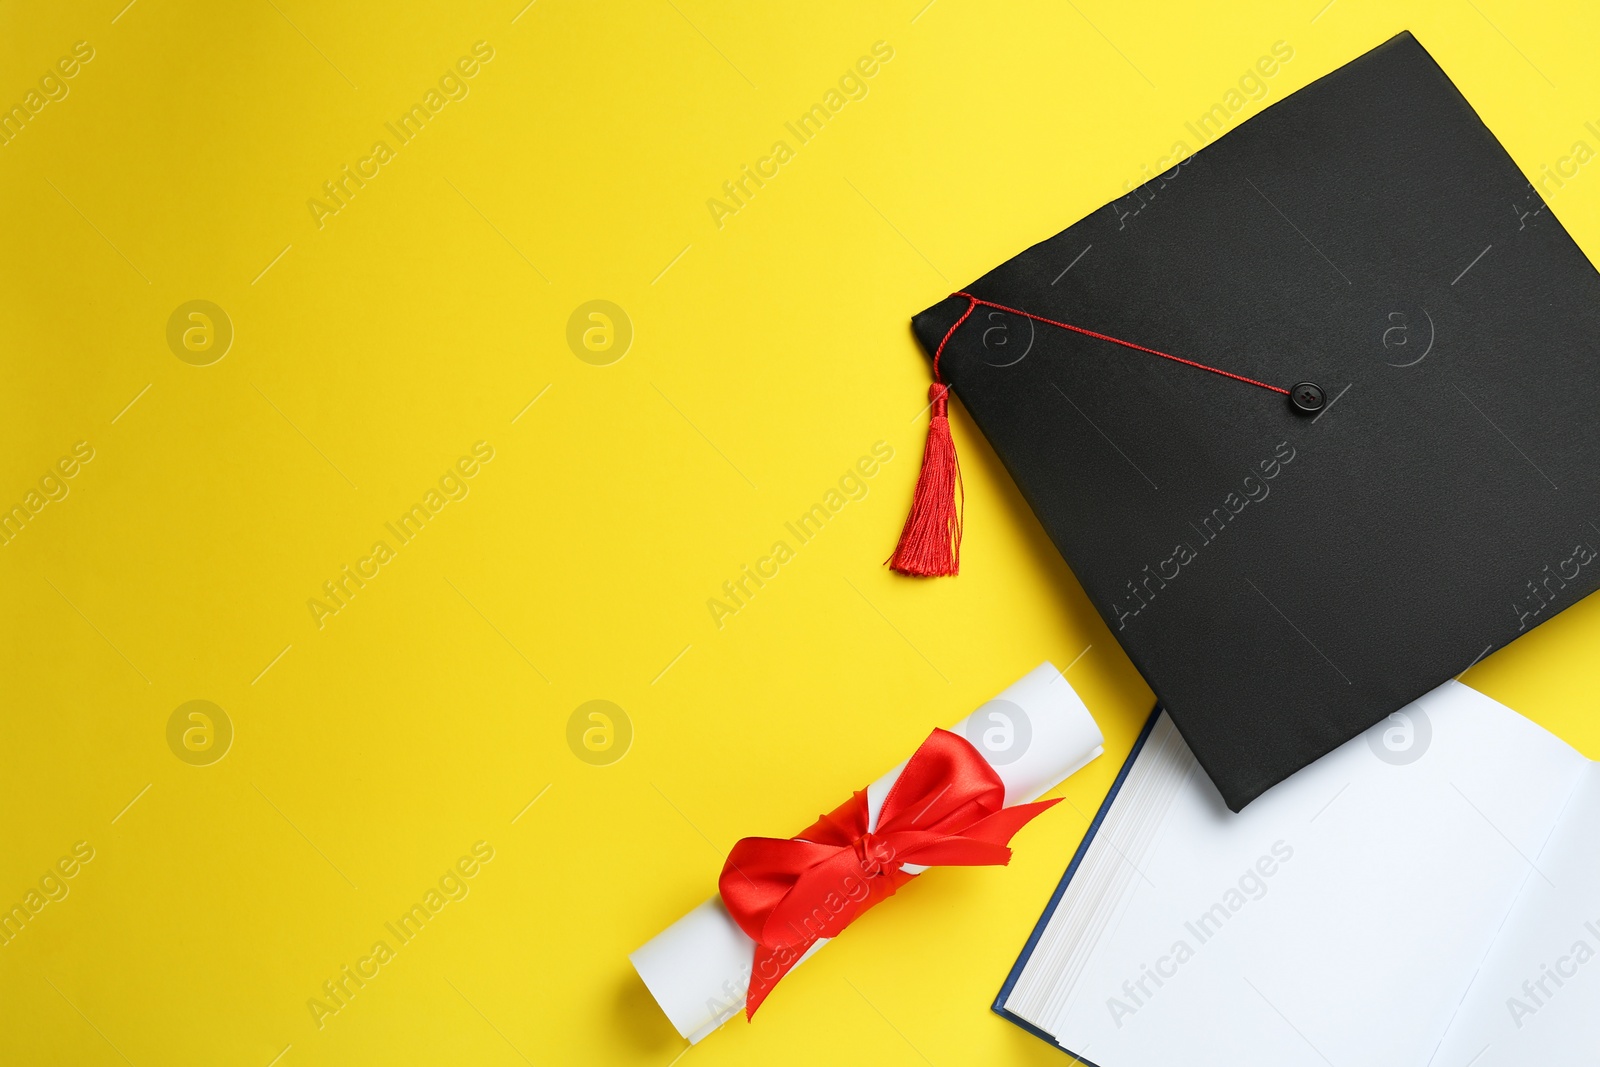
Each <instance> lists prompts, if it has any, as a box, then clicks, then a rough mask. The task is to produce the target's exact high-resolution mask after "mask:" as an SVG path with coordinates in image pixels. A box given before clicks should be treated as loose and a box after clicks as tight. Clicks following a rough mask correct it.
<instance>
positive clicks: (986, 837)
mask: <svg viewBox="0 0 1600 1067" xmlns="http://www.w3.org/2000/svg"><path fill="white" fill-rule="evenodd" d="M1059 803H1061V798H1060V797H1056V798H1055V799H1053V800H1036V801H1034V802H1033V803H1031V804H1013V805H1012V806H1011V807H1009V808H1001V809H1000V810H999V811H997V812H995V813H994V814H993V815H990V816H987V817H986V818H983V819H979V820H978V821H977V822H975V823H973V824H972V825H971V826H969V827H967V828H966V829H965V830H963V831H961V836H962V837H968V838H971V839H973V840H975V841H986V842H989V843H990V844H995V845H1008V844H1010V843H1011V837H1012V835H1013V834H1015V833H1016V832H1017V831H1018V830H1020V829H1022V828H1023V827H1024V826H1026V825H1028V824H1029V823H1030V822H1032V821H1033V820H1034V819H1035V818H1037V817H1038V816H1040V815H1043V814H1044V813H1045V812H1047V811H1049V810H1050V809H1051V808H1053V807H1055V806H1056V805H1057V804H1059Z"/></svg>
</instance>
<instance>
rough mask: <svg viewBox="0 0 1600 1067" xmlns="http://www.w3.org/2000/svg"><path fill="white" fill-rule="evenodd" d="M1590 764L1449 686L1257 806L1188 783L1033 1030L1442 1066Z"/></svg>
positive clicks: (1187, 1059)
mask: <svg viewBox="0 0 1600 1067" xmlns="http://www.w3.org/2000/svg"><path fill="white" fill-rule="evenodd" d="M1189 758H1190V759H1192V757H1189ZM1587 766H1588V762H1587V761H1586V760H1584V759H1583V757H1582V756H1580V755H1579V754H1578V753H1577V752H1575V751H1574V750H1573V749H1571V748H1570V747H1569V746H1568V745H1566V744H1565V743H1564V742H1562V741H1561V740H1560V739H1559V738H1556V737H1554V736H1553V735H1551V734H1549V733H1548V732H1546V731H1544V730H1543V729H1541V728H1540V727H1538V726H1536V725H1534V724H1533V723H1530V722H1528V721H1527V720H1526V719H1523V718H1522V717H1521V716H1519V715H1517V714H1516V713H1515V712H1512V711H1510V710H1509V709H1507V708H1505V707H1504V706H1502V705H1500V704H1498V703H1496V702H1495V701H1493V700H1491V699H1489V698H1488V697H1485V696H1483V695H1481V694H1479V693H1477V692H1475V691H1473V690H1471V689H1469V688H1467V687H1466V686H1463V685H1460V684H1459V683H1455V682H1451V683H1447V684H1446V685H1444V686H1441V687H1440V688H1439V689H1437V690H1435V691H1434V692H1432V693H1430V694H1428V695H1427V696H1425V697H1423V698H1422V699H1421V700H1419V701H1417V702H1415V703H1413V704H1411V705H1408V706H1407V708H1405V709H1403V710H1402V712H1398V713H1396V716H1394V717H1391V719H1390V720H1389V721H1387V722H1386V723H1384V724H1380V726H1379V727H1376V728H1374V730H1373V731H1370V732H1369V733H1368V734H1366V735H1363V736H1362V737H1359V738H1356V739H1354V740H1352V741H1351V742H1349V743H1348V744H1346V745H1344V746H1342V747H1340V748H1339V749H1338V750H1336V751H1335V752H1333V753H1330V754H1329V755H1327V756H1325V757H1323V758H1322V759H1321V760H1319V761H1317V762H1316V763H1315V764H1312V765H1311V766H1310V767H1308V768H1306V769H1305V770H1302V771H1301V772H1299V773H1298V774H1296V775H1295V776H1294V777H1292V778H1290V779H1289V780H1288V781H1286V782H1284V783H1282V784H1280V785H1278V786H1276V787H1274V788H1273V789H1272V790H1270V791H1269V792H1268V793H1267V794H1265V795H1264V796H1262V797H1261V798H1259V799H1258V800H1256V801H1255V802H1254V803H1252V804H1251V805H1249V806H1248V807H1246V808H1245V810H1244V811H1243V812H1241V813H1239V814H1234V813H1231V812H1229V811H1228V810H1227V808H1226V807H1225V806H1224V805H1223V803H1222V801H1221V798H1220V797H1219V796H1218V795H1217V793H1216V791H1215V789H1214V788H1213V787H1212V785H1211V784H1210V782H1209V780H1208V779H1206V778H1205V776H1204V775H1202V774H1199V773H1195V774H1192V775H1189V776H1188V777H1187V778H1186V779H1185V780H1184V781H1183V783H1182V785H1181V787H1180V789H1179V792H1178V795H1177V796H1176V798H1175V799H1174V800H1173V802H1171V803H1170V804H1168V805H1165V806H1164V811H1163V813H1162V815H1161V819H1162V823H1161V825H1160V827H1159V829H1158V832H1157V834H1156V837H1155V842H1154V844H1153V845H1152V847H1151V848H1150V849H1148V850H1147V851H1145V852H1144V853H1142V855H1141V856H1140V857H1139V862H1138V863H1137V868H1138V869H1137V870H1136V871H1134V872H1133V873H1132V875H1131V877H1129V878H1128V879H1127V880H1126V883H1125V884H1126V887H1127V888H1126V890H1125V891H1124V892H1123V894H1122V897H1121V898H1120V899H1118V900H1116V901H1111V902H1108V903H1107V904H1106V905H1105V907H1107V908H1109V909H1110V911H1111V915H1110V917H1109V918H1108V920H1107V921H1106V922H1105V923H1103V924H1100V928H1101V929H1103V932H1102V933H1101V934H1100V935H1099V937H1098V940H1097V941H1096V942H1095V943H1094V944H1093V945H1091V946H1085V947H1084V948H1085V951H1083V952H1080V953H1079V955H1081V956H1086V957H1087V958H1086V960H1084V961H1083V962H1082V963H1081V966H1079V967H1077V968H1074V972H1075V975H1076V978H1075V980H1072V981H1071V987H1070V988H1069V989H1060V988H1057V989H1054V990H1052V991H1051V995H1050V996H1049V997H1047V998H1041V996H1040V995H1039V992H1038V990H1037V989H1035V990H1033V991H1032V993H1031V996H1029V997H1027V998H1026V999H1027V1001H1028V1002H1029V1003H1032V1004H1034V1005H1037V1004H1039V1003H1049V1004H1050V1005H1051V1007H1052V1008H1053V1009H1054V1011H1053V1013H1052V1014H1051V1016H1050V1017H1049V1018H1034V1019H1033V1020H1032V1021H1034V1022H1035V1023H1036V1024H1038V1025H1040V1026H1041V1027H1042V1028H1043V1029H1045V1030H1047V1031H1049V1032H1051V1033H1053V1034H1055V1035H1056V1037H1057V1039H1058V1041H1059V1042H1060V1044H1061V1045H1062V1046H1063V1047H1065V1048H1067V1049H1069V1050H1071V1051H1073V1052H1075V1053H1077V1054H1078V1055H1080V1056H1082V1057H1084V1058H1086V1059H1088V1060H1090V1061H1092V1062H1093V1063H1096V1064H1098V1065H1099V1067H1144V1065H1149V1067H1169V1065H1171V1064H1172V1063H1175V1062H1182V1063H1185V1064H1196V1065H1200V1064H1216V1065H1217V1067H1239V1065H1245V1064H1263V1065H1268V1064H1270V1065H1272V1067H1298V1065H1302V1064H1303V1065H1305V1067H1328V1064H1330V1063H1331V1064H1336V1065H1338V1067H1344V1065H1346V1064H1352V1065H1353V1064H1360V1065H1363V1067H1368V1065H1372V1067H1382V1065H1389V1064H1393V1065H1404V1067H1418V1065H1420V1064H1425V1063H1426V1062H1427V1060H1428V1058H1429V1056H1430V1055H1431V1054H1432V1053H1433V1052H1434V1050H1435V1049H1436V1048H1437V1046H1438V1043H1439V1041H1440V1038H1441V1036H1442V1035H1443V1034H1444V1032H1445V1028H1446V1026H1447V1025H1448V1024H1449V1021H1450V1018H1451V1016H1452V1014H1453V1013H1454V1011H1455V1008H1456V1006H1457V1004H1458V1003H1459V1002H1460V1000H1461V997H1462V995H1463V993H1464V991H1465V990H1466V989H1467V988H1468V985H1469V983H1470V981H1471V977H1472V975H1473V973H1474V971H1475V969H1476V968H1477V966H1478V964H1479V962H1480V961H1481V960H1482V959H1483V957H1484V955H1485V953H1486V951H1487V949H1488V946H1489V945H1490V943H1491V941H1492V939H1493V937H1494V934H1495V931H1496V929H1497V928H1498V927H1499V925H1500V923H1501V922H1502V920H1503V919H1504V917H1505V915H1506V914H1507V911H1508V909H1509V907H1510V905H1511V903H1512V901H1513V899H1514V898H1515V896H1516V894H1517V892H1518V890H1519V888H1520V887H1521V886H1522V884H1523V879H1524V876H1525V875H1526V874H1527V872H1528V871H1529V869H1530V868H1529V860H1528V859H1527V858H1526V857H1531V856H1534V855H1537V854H1538V852H1539V850H1540V848H1541V846H1542V845H1543V844H1544V842H1545V840H1546V838H1547V837H1548V836H1549V834H1550V831H1551V828H1552V826H1553V825H1554V823H1555V821H1556V818H1557V816H1558V814H1559V812H1560V811H1561V809H1562V806H1563V804H1564V803H1565V802H1566V800H1567V798H1568V796H1569V794H1570V793H1571V790H1572V787H1573V786H1574V784H1575V783H1576V781H1577V779H1578V776H1579V775H1580V774H1581V773H1583V771H1584V770H1585V768H1586V767H1587ZM1118 799H1119V800H1121V797H1120V795H1119V798H1118ZM1113 815H1115V811H1114V812H1113ZM1108 821H1109V820H1108ZM1104 832H1105V831H1104V829H1102V831H1101V833H1102V834H1104ZM1098 839H1099V835H1097V838H1096V843H1098ZM1093 847H1094V845H1093V844H1092V845H1091V848H1093ZM1124 862H1126V863H1128V864H1129V865H1130V866H1131V865H1133V864H1134V861H1133V860H1131V859H1130V860H1125V861H1124ZM1070 889H1071V887H1070V886H1069V891H1070ZM1064 903H1065V901H1064ZM1060 913H1061V909H1058V911H1057V914H1058V915H1059V914H1060ZM1054 918H1055V917H1054V916H1053V917H1052V922H1054ZM1597 973H1600V966H1597ZM1036 981H1037V979H1036ZM1020 986H1021V983H1020V982H1019V988H1020ZM1018 999H1019V998H1018V996H1017V991H1014V992H1013V994H1012V997H1011V998H1010V999H1009V1000H1008V1006H1009V1004H1010V1003H1011V1001H1013V1000H1018Z"/></svg>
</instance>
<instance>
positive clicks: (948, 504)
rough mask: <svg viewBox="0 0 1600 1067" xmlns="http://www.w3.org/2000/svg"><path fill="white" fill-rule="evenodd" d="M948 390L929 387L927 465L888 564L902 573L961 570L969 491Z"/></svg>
mask: <svg viewBox="0 0 1600 1067" xmlns="http://www.w3.org/2000/svg"><path fill="white" fill-rule="evenodd" d="M969 311H970V308H969ZM963 318H965V316H963ZM952 332H954V331H953V330H952ZM940 347H941V348H942V347H943V346H942V345H941V346H940ZM949 395H950V387H949V386H948V385H945V384H944V383H942V382H935V383H933V385H931V386H929V388H928V399H929V400H931V401H933V417H932V418H931V419H930V420H929V421H928V443H927V445H926V446H925V447H924V448H923V450H922V471H921V473H919V474H918V475H917V491H916V493H915V495H914V496H913V497H912V498H911V514H910V515H907V516H906V525H905V528H904V529H902V530H901V531H900V543H899V544H898V545H896V546H895V549H894V555H892V556H890V557H889V566H891V567H893V568H894V569H895V570H897V571H899V572H900V573H901V574H914V575H919V576H922V577H929V578H931V577H939V576H942V575H946V574H957V573H959V572H960V570H961V517H962V509H963V506H964V504H965V501H966V494H965V492H964V491H963V490H962V486H961V464H960V463H959V462H958V461H957V460H956V446H955V442H954V441H952V440H951V438H950V417H949V414H948V413H947V409H948V397H949ZM958 493H959V494H961V500H960V502H959V503H958V501H957V494H958Z"/></svg>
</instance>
